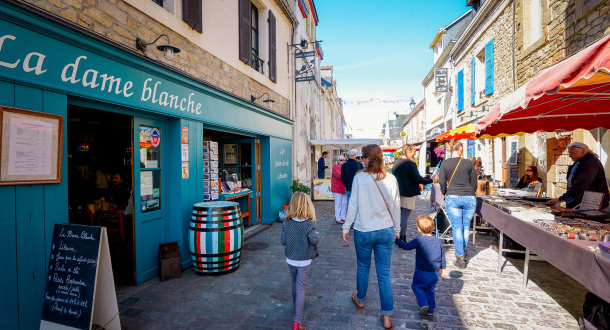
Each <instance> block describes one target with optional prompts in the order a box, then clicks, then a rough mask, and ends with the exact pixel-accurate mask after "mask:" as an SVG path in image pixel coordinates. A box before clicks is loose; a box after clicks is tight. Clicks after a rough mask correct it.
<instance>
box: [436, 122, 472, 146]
mask: <svg viewBox="0 0 610 330" xmlns="http://www.w3.org/2000/svg"><path fill="white" fill-rule="evenodd" d="M475 129H476V126H475V124H468V125H464V126H460V127H458V128H454V129H452V130H449V131H448V132H445V133H443V134H441V135H439V136H437V137H436V142H442V141H448V140H451V139H457V140H461V139H468V140H475V139H476V137H475V136H474V133H475Z"/></svg>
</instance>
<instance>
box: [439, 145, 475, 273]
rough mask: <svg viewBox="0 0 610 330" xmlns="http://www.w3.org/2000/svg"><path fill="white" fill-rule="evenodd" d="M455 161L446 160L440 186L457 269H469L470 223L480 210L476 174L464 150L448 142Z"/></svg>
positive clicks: (443, 164)
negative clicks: (467, 261) (467, 256)
mask: <svg viewBox="0 0 610 330" xmlns="http://www.w3.org/2000/svg"><path fill="white" fill-rule="evenodd" d="M448 145H449V146H450V151H451V155H452V158H450V159H447V160H445V161H444V162H443V163H442V164H441V167H440V169H439V174H440V175H439V183H440V185H441V191H442V192H443V194H445V208H446V209H447V215H448V216H449V222H450V223H451V231H452V234H453V244H454V248H455V256H456V260H455V265H456V266H457V267H458V268H461V269H463V268H466V249H467V247H468V236H469V234H470V222H471V221H472V216H473V215H474V211H475V209H476V206H477V201H476V198H475V196H474V194H475V191H476V190H477V174H476V171H475V169H474V166H472V163H471V162H469V161H463V159H462V154H463V152H464V147H463V146H462V144H461V143H460V142H459V141H457V140H456V139H453V140H451V141H449V143H448Z"/></svg>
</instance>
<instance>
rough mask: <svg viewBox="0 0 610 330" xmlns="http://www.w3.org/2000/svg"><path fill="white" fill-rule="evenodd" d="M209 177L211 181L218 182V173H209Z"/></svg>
mask: <svg viewBox="0 0 610 330" xmlns="http://www.w3.org/2000/svg"><path fill="white" fill-rule="evenodd" d="M210 177H211V178H212V180H218V173H211V174H210Z"/></svg>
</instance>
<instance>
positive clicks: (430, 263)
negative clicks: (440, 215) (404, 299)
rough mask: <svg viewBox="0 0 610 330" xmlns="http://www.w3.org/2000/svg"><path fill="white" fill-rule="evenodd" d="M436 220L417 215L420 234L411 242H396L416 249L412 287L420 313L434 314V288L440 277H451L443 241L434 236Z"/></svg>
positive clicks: (398, 240) (408, 248)
mask: <svg viewBox="0 0 610 330" xmlns="http://www.w3.org/2000/svg"><path fill="white" fill-rule="evenodd" d="M433 230H434V220H432V218H430V217H429V216H425V215H420V216H419V217H417V231H419V232H420V233H421V234H422V236H418V237H417V238H415V239H414V240H412V241H410V242H409V243H405V242H403V241H402V240H401V239H399V238H397V239H396V244H398V246H400V247H401V248H403V249H405V250H413V249H416V252H415V272H414V273H413V283H411V289H413V293H414V294H415V298H417V304H418V305H419V307H420V309H419V315H434V308H435V307H436V303H435V301H434V288H435V287H436V283H437V282H438V277H439V276H440V277H443V278H449V276H448V275H447V274H446V271H445V252H444V251H443V245H442V244H441V241H440V240H439V239H438V238H436V237H434V236H432V231H433Z"/></svg>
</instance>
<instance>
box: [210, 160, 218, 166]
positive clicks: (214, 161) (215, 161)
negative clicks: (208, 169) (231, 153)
mask: <svg viewBox="0 0 610 330" xmlns="http://www.w3.org/2000/svg"><path fill="white" fill-rule="evenodd" d="M210 165H211V166H212V167H218V161H217V160H213V161H211V162H210Z"/></svg>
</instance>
